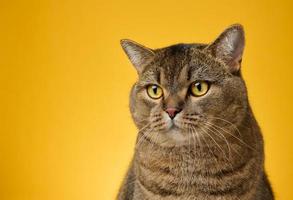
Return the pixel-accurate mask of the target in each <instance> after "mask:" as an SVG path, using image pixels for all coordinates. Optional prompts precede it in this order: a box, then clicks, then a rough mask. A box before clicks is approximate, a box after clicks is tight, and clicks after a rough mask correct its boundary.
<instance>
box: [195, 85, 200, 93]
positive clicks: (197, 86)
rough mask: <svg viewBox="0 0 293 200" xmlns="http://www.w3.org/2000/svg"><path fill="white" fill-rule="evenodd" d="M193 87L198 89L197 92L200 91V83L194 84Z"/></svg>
mask: <svg viewBox="0 0 293 200" xmlns="http://www.w3.org/2000/svg"><path fill="white" fill-rule="evenodd" d="M195 86H196V88H197V89H198V91H201V84H200V83H196V84H195Z"/></svg>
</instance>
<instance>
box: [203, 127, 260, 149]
mask: <svg viewBox="0 0 293 200" xmlns="http://www.w3.org/2000/svg"><path fill="white" fill-rule="evenodd" d="M209 123H210V122H209ZM210 124H211V125H212V126H215V127H217V128H219V129H221V130H222V131H224V132H225V133H227V134H229V135H230V136H232V137H234V138H235V139H237V140H238V141H239V142H241V143H242V144H243V145H245V146H246V147H248V148H249V149H251V150H253V151H256V149H255V148H253V147H252V146H250V145H249V144H247V143H246V142H244V141H243V140H242V139H240V138H239V137H237V136H235V135H234V134H232V133H230V132H229V131H227V130H226V129H224V128H223V127H220V126H217V125H215V124H212V123H210Z"/></svg>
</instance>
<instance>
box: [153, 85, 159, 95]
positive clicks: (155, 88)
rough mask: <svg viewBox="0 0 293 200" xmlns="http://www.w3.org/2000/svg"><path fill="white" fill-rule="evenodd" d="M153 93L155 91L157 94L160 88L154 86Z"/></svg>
mask: <svg viewBox="0 0 293 200" xmlns="http://www.w3.org/2000/svg"><path fill="white" fill-rule="evenodd" d="M153 91H154V93H155V94H157V91H158V88H157V87H156V86H154V87H153Z"/></svg>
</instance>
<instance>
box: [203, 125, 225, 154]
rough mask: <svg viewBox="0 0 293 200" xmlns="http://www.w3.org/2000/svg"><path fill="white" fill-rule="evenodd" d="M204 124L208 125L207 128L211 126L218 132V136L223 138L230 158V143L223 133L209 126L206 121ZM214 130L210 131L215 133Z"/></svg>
mask: <svg viewBox="0 0 293 200" xmlns="http://www.w3.org/2000/svg"><path fill="white" fill-rule="evenodd" d="M205 125H207V126H208V127H206V128H207V129H209V130H211V128H212V129H213V130H214V131H216V132H217V133H218V134H220V136H221V137H222V138H223V139H224V141H225V143H226V144H227V148H228V151H229V158H231V147H230V144H229V142H228V140H227V139H226V137H225V135H224V134H223V133H221V132H220V131H218V130H217V129H215V128H214V127H213V126H211V125H210V124H209V123H208V122H206V123H205ZM211 131H212V130H211ZM214 131H212V132H213V133H215V132H214ZM218 134H215V135H218Z"/></svg>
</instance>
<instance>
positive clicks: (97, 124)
mask: <svg viewBox="0 0 293 200" xmlns="http://www.w3.org/2000/svg"><path fill="white" fill-rule="evenodd" d="M292 8H293V7H292V3H291V2H290V1H289V0H288V1H285V0H275V1H271V0H261V1H255V0H254V1H253V0H249V1H242V2H241V1H237V0H233V1H227V0H222V1H218V0H214V1H212V0H201V1H198V0H189V1H186V0H182V1H174V0H168V1H159V0H157V1H139V0H129V1H126V0H125V1H111V0H108V1H99V0H80V1H75V0H67V1H65V0H42V1H36V0H23V1H4V0H3V1H1V3H0V26H1V28H0V95H1V96H0V199H1V200H46V199H50V200H59V199H60V200H94V199H96V200H111V199H114V197H115V195H116V192H117V189H118V187H119V185H120V182H121V180H122V178H123V176H124V173H125V172H126V169H127V166H128V163H129V161H130V158H131V156H132V153H133V148H134V142H135V137H136V128H135V127H134V125H133V123H132V120H131V118H130V113H129V111H128V93H129V90H130V87H131V84H132V83H133V82H134V81H135V80H136V72H135V70H134V68H133V67H132V66H131V64H130V62H129V61H128V60H127V58H126V56H125V55H124V53H123V51H122V50H121V48H120V45H119V40H120V39H121V38H130V39H133V40H136V41H138V42H141V43H143V44H145V45H147V46H149V47H153V48H158V47H163V46H166V45H170V44H173V43H177V42H209V41H212V40H213V39H214V38H215V37H216V36H217V35H218V34H219V33H220V32H221V31H222V30H223V29H224V28H226V27H227V26H228V25H230V24H232V23H235V22H239V23H242V24H243V25H244V27H245V29H246V38H247V45H246V49H245V54H244V59H243V75H244V78H245V79H246V82H247V85H248V89H249V97H250V101H251V104H252V107H253V110H254V112H255V114H256V117H257V119H258V121H259V123H260V125H261V127H262V130H263V133H264V137H265V150H266V168H267V171H268V174H269V177H270V179H271V182H272V185H273V188H274V190H275V193H276V196H277V199H279V200H290V199H293V190H292V180H293V172H292V164H293V142H292V139H293V132H292V117H291V115H292V113H293V104H292V103H293V95H292V86H293V77H292V73H293V66H292V62H293V61H292V46H293V44H292V43H293V39H292V37H293V26H292V17H293V14H292V13H293V12H292V11H293V9H292Z"/></svg>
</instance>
